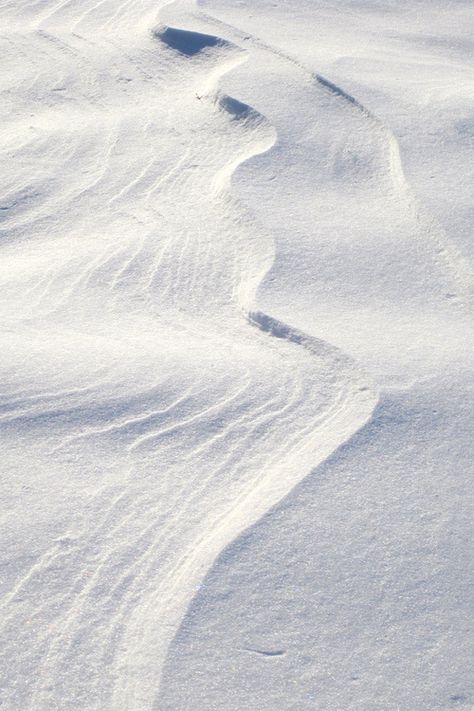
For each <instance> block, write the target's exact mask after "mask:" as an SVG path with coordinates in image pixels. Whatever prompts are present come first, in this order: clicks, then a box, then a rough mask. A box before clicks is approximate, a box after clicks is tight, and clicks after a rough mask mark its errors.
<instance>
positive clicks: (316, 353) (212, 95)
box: [119, 2, 377, 711]
mask: <svg viewBox="0 0 474 711" xmlns="http://www.w3.org/2000/svg"><path fill="white" fill-rule="evenodd" d="M178 4H179V3H178ZM170 5H174V3H173V2H172V3H170ZM155 36H156V37H158V38H159V39H160V40H161V41H162V42H164V43H165V44H167V45H168V46H169V47H171V48H172V49H174V50H176V51H178V52H181V53H182V54H183V55H184V56H186V57H187V58H192V57H194V56H195V55H199V54H200V53H204V54H205V53H206V52H207V51H208V50H209V49H210V48H218V47H221V48H227V49H230V48H234V49H237V47H236V46H235V45H232V43H231V42H228V41H225V40H224V39H221V38H219V37H217V36H214V35H208V34H201V33H199V32H193V31H191V30H189V29H186V30H182V29H178V28H176V27H171V26H168V25H163V26H161V27H160V28H158V29H157V30H156V32H155ZM247 39H248V38H247ZM246 59H247V56H246V55H243V56H242V55H239V56H238V58H237V59H236V60H231V61H230V62H228V63H223V64H222V65H221V68H220V69H217V70H214V72H213V73H212V76H211V78H210V79H208V80H207V82H206V83H205V85H204V86H203V89H202V91H200V92H199V94H197V97H196V98H197V99H198V100H199V101H203V100H209V105H213V106H214V107H215V108H217V109H218V110H220V111H222V110H223V111H225V112H226V113H227V114H228V115H229V118H230V119H231V120H232V121H242V122H243V124H244V125H245V126H246V127H248V128H250V129H251V130H252V131H255V134H256V137H257V136H258V129H259V128H260V127H266V128H267V130H268V127H269V125H268V121H267V119H266V118H265V117H264V116H263V115H261V114H259V113H258V112H257V111H256V110H255V109H253V108H252V107H251V106H249V105H247V104H245V103H242V102H240V101H239V100H238V99H236V98H234V97H232V96H229V95H227V94H225V93H223V92H222V91H221V90H219V88H218V81H219V79H220V78H221V77H222V76H223V75H224V74H225V73H227V72H229V71H231V70H232V69H233V68H234V67H235V66H237V65H238V64H240V63H241V62H242V61H245V60H246ZM276 140H277V136H276V132H275V131H274V130H273V129H272V130H271V135H270V137H267V138H265V139H264V140H262V139H260V140H256V141H255V143H253V144H252V145H250V146H249V147H248V148H246V149H245V150H244V151H243V152H242V153H240V154H239V155H238V156H237V157H236V158H234V159H233V160H232V161H231V162H229V163H228V164H227V165H225V166H224V167H223V168H222V169H220V170H219V171H218V172H217V173H216V174H215V176H214V178H213V179H212V182H211V187H212V194H213V195H216V196H220V197H221V199H222V200H223V201H225V202H226V203H229V202H230V203H232V204H233V205H234V207H237V209H238V210H239V211H240V212H241V213H244V210H243V208H242V206H241V205H238V204H237V203H236V202H235V200H233V198H232V196H231V186H230V183H231V179H232V175H233V173H234V172H235V171H236V170H237V168H238V167H239V166H240V165H242V163H243V162H245V161H246V160H249V159H251V158H252V157H254V156H256V155H258V154H260V153H262V152H264V151H267V150H270V149H271V148H272V147H273V146H274V144H275V142H276ZM249 219H252V218H251V217H250V218H249ZM273 259H274V254H273V248H272V249H271V250H270V253H269V249H268V245H267V248H266V250H264V252H263V253H262V255H261V258H260V260H257V268H255V265H250V267H249V269H248V273H247V274H246V275H245V276H244V277H243V278H242V280H241V282H240V284H239V286H238V287H237V289H236V292H235V296H236V299H237V303H238V305H239V306H240V309H241V310H242V313H243V314H244V316H245V317H246V320H247V321H248V323H249V324H251V325H253V326H255V327H257V328H258V329H259V330H260V331H262V332H263V333H265V334H268V335H269V336H270V337H271V338H272V339H276V345H278V342H279V341H284V342H286V343H288V344H290V345H291V346H293V345H294V346H296V347H297V348H299V349H304V351H305V352H306V353H307V354H308V355H309V357H310V358H314V359H315V360H314V366H315V367H316V364H320V363H321V362H325V363H326V364H327V365H328V366H329V369H330V371H331V375H330V379H335V381H339V392H338V394H337V396H336V397H335V399H334V402H333V403H332V405H331V406H330V407H329V409H328V410H327V411H326V412H325V413H324V414H320V413H319V412H318V410H319V407H317V408H316V419H315V420H313V422H312V424H311V425H310V426H309V427H308V426H307V423H306V424H305V425H303V427H302V434H303V437H302V438H301V442H300V443H299V444H298V446H297V447H296V448H295V449H290V450H289V451H288V452H287V453H286V454H284V455H283V456H282V457H281V460H280V461H279V462H278V463H277V462H275V461H274V460H273V462H274V463H273V468H272V469H271V470H269V471H267V468H266V467H265V468H264V469H263V470H262V473H261V476H260V477H259V481H258V483H257V485H256V486H255V487H254V489H253V490H251V491H248V492H247V493H246V494H245V495H244V496H243V497H242V498H241V499H239V500H238V501H236V502H235V503H234V505H233V510H232V513H230V512H228V514H227V516H226V518H225V519H224V520H223V524H222V530H220V529H218V531H216V532H215V533H214V534H213V535H214V536H217V540H220V544H219V545H217V546H215V548H214V547H213V546H212V544H211V540H212V539H210V538H209V537H207V538H206V539H203V542H204V540H205V546H206V547H207V549H208V551H209V549H211V550H212V553H211V555H209V557H208V563H207V566H206V569H207V567H208V566H209V565H210V564H211V563H212V561H213V560H214V559H215V557H216V555H217V553H218V552H220V551H221V550H222V549H223V547H224V546H225V545H227V544H228V543H229V542H230V541H231V540H232V539H233V538H235V536H237V535H238V534H239V533H240V532H242V531H243V530H244V529H245V528H247V527H248V526H249V525H250V524H251V523H252V522H254V521H256V520H257V519H258V518H259V517H260V516H261V515H262V514H263V513H265V512H266V511H267V510H268V509H269V508H270V506H272V505H274V504H275V503H276V502H278V501H279V500H280V499H281V498H282V497H283V496H285V495H286V494H287V493H289V491H290V490H291V489H292V488H293V487H294V486H295V485H296V483H298V481H300V480H301V479H302V478H303V477H304V476H305V475H306V474H307V473H309V471H310V470H311V469H312V468H314V467H315V466H317V465H318V464H320V463H321V462H322V461H323V460H324V459H326V458H327V457H328V456H329V455H330V454H331V453H332V452H334V450H335V449H337V448H338V447H339V446H341V445H342V444H343V443H344V442H345V441H347V439H349V438H350V437H351V436H352V435H353V434H354V433H355V432H356V431H357V429H359V428H360V427H361V426H363V425H364V424H365V423H366V422H367V421H368V420H369V419H370V416H371V414H372V412H373V409H374V407H375V405H376V403H377V395H376V392H375V389H374V386H373V383H371V382H369V380H368V378H367V376H366V374H365V373H363V372H362V370H361V369H359V368H358V366H357V365H356V364H355V363H354V362H353V360H352V359H351V358H349V357H348V356H347V355H345V354H344V353H343V352H342V351H341V350H339V349H337V348H335V347H333V346H331V345H330V344H328V343H326V342H324V341H322V340H320V339H317V338H314V337H312V336H309V335H307V334H305V333H303V332H301V331H299V330H298V329H295V328H292V327H291V326H290V325H288V324H285V323H283V322H282V321H279V320H278V319H276V318H274V317H272V316H270V315H268V314H265V313H263V312H262V311H261V310H259V308H258V298H257V292H258V287H259V284H260V283H261V281H262V280H263V278H264V277H265V275H266V274H267V273H268V271H269V270H270V269H271V265H272V263H273ZM277 471H278V472H280V476H279V475H278V474H277ZM280 477H281V478H280ZM201 555H202V556H203V558H205V557H207V556H206V553H205V552H204V550H203V551H201V549H200V546H199V542H198V543H197V544H196V546H195V550H194V551H193V552H192V553H191V554H190V555H189V559H188V561H186V565H185V568H184V570H183V572H182V573H181V576H180V578H179V582H181V584H183V583H184V579H185V577H186V575H188V576H192V575H193V571H195V569H196V568H198V567H202V565H203V558H201V559H200V556H201ZM176 592H177V591H176V588H175V587H173V594H175V593H176ZM190 601H191V598H188V599H187V600H186V603H185V604H183V605H182V606H181V607H180V613H181V615H182V614H183V612H184V609H185V608H186V607H187V605H188V604H189V603H190ZM173 602H174V601H173V600H172V599H170V598H169V597H168V596H167V604H168V606H169V608H170V607H171V606H172V605H173ZM179 616H180V615H178V614H177V615H176V617H179ZM160 658H161V656H160ZM163 659H164V658H163ZM126 677H127V675H122V677H121V678H126ZM123 693H125V690H124V689H122V690H121V691H120V692H119V697H120V698H123V697H122V694H123ZM143 701H144V699H142V700H141V703H142V704H143ZM128 704H129V708H133V709H135V708H136V709H137V711H138V709H139V708H143V705H142V706H141V707H140V706H139V705H136V706H135V705H133V698H132V697H129V699H128ZM153 708H155V709H158V708H159V703H158V705H155V706H154V707H153Z"/></svg>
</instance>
